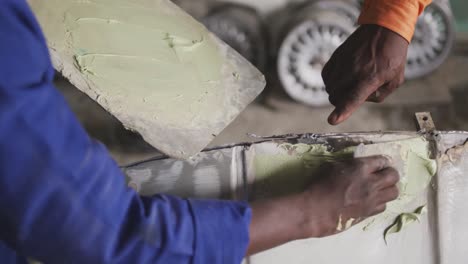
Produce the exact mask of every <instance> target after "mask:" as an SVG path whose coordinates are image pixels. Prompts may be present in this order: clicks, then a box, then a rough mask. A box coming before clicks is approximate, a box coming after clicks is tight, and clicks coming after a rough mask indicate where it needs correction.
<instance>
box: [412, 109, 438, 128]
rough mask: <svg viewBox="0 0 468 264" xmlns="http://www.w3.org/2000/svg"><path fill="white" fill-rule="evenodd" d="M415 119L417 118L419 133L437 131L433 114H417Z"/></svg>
mask: <svg viewBox="0 0 468 264" xmlns="http://www.w3.org/2000/svg"><path fill="white" fill-rule="evenodd" d="M415 118H416V123H417V127H418V131H422V132H432V131H434V130H435V129H436V128H435V124H434V121H433V120H432V115H431V113H429V112H421V113H416V114H415Z"/></svg>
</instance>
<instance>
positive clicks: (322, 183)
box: [248, 156, 399, 255]
mask: <svg viewBox="0 0 468 264" xmlns="http://www.w3.org/2000/svg"><path fill="white" fill-rule="evenodd" d="M390 163H391V162H390V160H389V159H388V158H386V157H383V156H375V157H369V158H361V159H353V160H349V161H343V162H337V163H330V164H326V165H324V166H323V167H322V168H321V170H320V171H319V173H318V175H315V176H313V179H314V181H313V183H312V184H311V186H310V187H309V188H308V189H307V190H306V191H304V192H303V193H300V194H297V195H291V196H287V197H283V198H279V199H275V200H270V201H264V202H258V203H255V204H253V205H252V211H253V217H252V222H251V224H250V245H249V250H248V255H251V254H255V253H258V252H261V251H264V250H267V249H270V248H273V247H275V246H279V245H281V244H284V243H287V242H290V241H293V240H297V239H305V238H310V237H324V236H330V235H334V234H336V233H339V232H341V231H343V230H344V229H345V227H349V226H351V225H354V224H356V223H359V222H360V221H362V220H364V219H365V218H367V217H369V216H372V215H375V214H378V213H381V212H383V211H384V210H385V206H386V203H387V202H390V201H392V200H394V199H396V198H397V197H398V189H397V187H396V183H397V182H398V181H399V175H398V172H397V171H396V170H395V169H393V168H391V167H390V165H391V164H390ZM340 226H341V227H342V228H341V230H340Z"/></svg>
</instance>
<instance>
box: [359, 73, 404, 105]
mask: <svg viewBox="0 0 468 264" xmlns="http://www.w3.org/2000/svg"><path fill="white" fill-rule="evenodd" d="M399 82H400V81H399V80H398V79H396V80H393V81H391V82H388V83H386V84H385V85H383V86H382V87H380V88H379V89H377V91H375V92H374V93H372V94H371V95H370V96H369V98H367V101H368V102H373V103H382V102H383V101H384V100H385V98H387V97H388V96H389V95H390V94H392V93H393V92H394V91H395V90H396V89H398V87H399V86H400V84H399Z"/></svg>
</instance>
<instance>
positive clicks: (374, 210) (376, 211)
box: [368, 203, 387, 216]
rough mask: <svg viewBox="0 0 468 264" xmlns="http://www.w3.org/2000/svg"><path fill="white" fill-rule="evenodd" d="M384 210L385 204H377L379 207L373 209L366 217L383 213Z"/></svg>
mask: <svg viewBox="0 0 468 264" xmlns="http://www.w3.org/2000/svg"><path fill="white" fill-rule="evenodd" d="M386 208H387V204H385V203H382V204H379V205H377V206H376V207H374V208H373V210H372V211H371V212H370V214H369V215H368V216H373V215H377V214H380V213H383V212H384V211H385V209H386Z"/></svg>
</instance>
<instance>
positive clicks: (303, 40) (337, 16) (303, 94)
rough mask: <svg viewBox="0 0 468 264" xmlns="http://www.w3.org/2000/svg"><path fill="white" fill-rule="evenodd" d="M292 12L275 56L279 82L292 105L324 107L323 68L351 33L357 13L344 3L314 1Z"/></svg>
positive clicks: (325, 101) (327, 102)
mask: <svg viewBox="0 0 468 264" xmlns="http://www.w3.org/2000/svg"><path fill="white" fill-rule="evenodd" d="M295 11H296V12H297V15H296V16H294V17H293V18H292V20H291V21H288V23H287V24H286V26H285V32H286V34H285V36H284V38H283V41H282V43H281V46H280V48H279V52H278V59H277V68H278V76H279V80H280V81H281V84H282V86H283V88H284V89H285V91H286V92H287V93H288V94H289V95H290V96H291V97H292V98H293V99H295V100H296V101H299V102H302V103H304V104H307V105H311V106H322V105H327V104H329V101H328V94H327V92H326V91H325V85H324V83H323V80H322V76H321V72H322V69H323V66H324V65H325V63H326V62H327V61H328V60H329V59H330V57H331V55H332V54H333V52H334V51H335V50H336V48H338V46H339V45H341V44H342V43H343V42H344V41H345V40H346V38H347V37H348V36H349V35H350V34H351V33H352V32H353V30H354V24H355V23H356V20H357V16H358V14H359V10H358V9H357V8H355V7H354V6H353V5H351V4H350V3H348V2H344V1H318V2H312V3H308V4H306V5H303V4H301V5H298V7H297V8H296V10H295Z"/></svg>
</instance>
